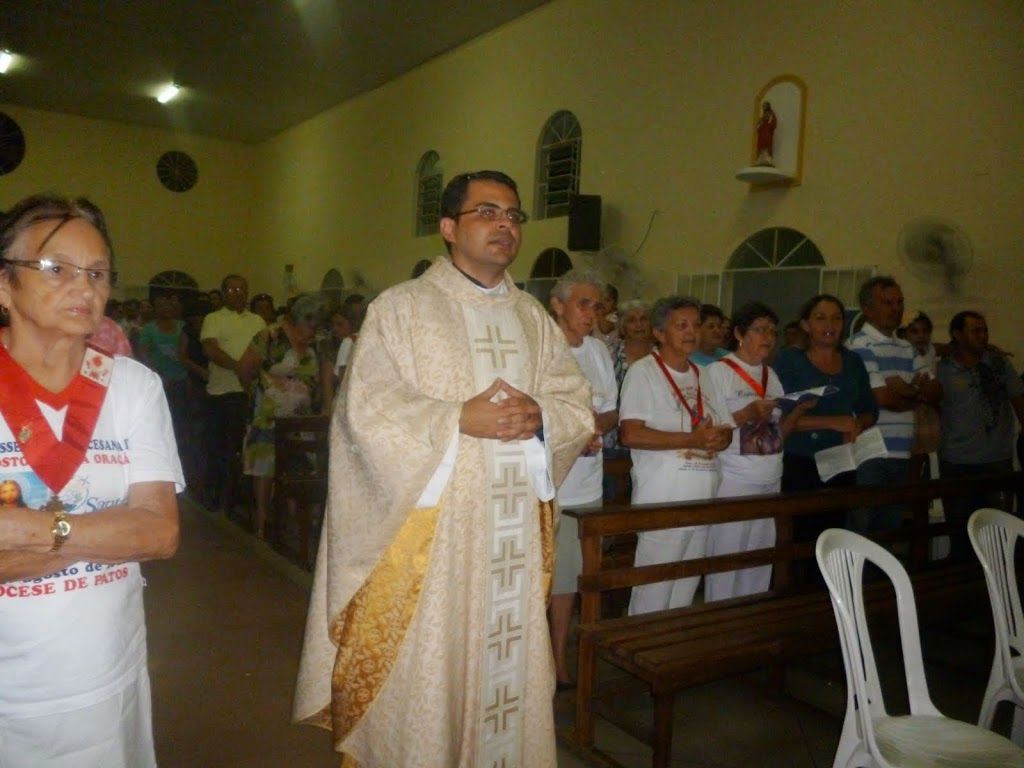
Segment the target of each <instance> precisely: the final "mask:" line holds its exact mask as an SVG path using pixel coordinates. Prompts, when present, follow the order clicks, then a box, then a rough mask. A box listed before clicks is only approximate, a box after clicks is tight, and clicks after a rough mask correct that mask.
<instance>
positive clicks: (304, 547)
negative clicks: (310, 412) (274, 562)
mask: <svg viewBox="0 0 1024 768" xmlns="http://www.w3.org/2000/svg"><path fill="white" fill-rule="evenodd" d="M329 431H330V419H329V418H328V417H327V416H288V417H279V418H277V419H275V420H274V495H273V500H272V503H271V509H270V519H269V520H267V541H268V542H269V543H270V545H271V546H272V547H274V548H275V549H278V550H279V551H281V552H282V553H283V554H286V555H289V556H291V557H293V558H295V559H296V560H297V562H298V564H299V565H300V566H302V567H303V568H305V569H307V570H310V569H312V567H313V556H312V555H313V554H314V553H315V552H316V548H315V547H311V546H310V540H311V538H312V529H313V513H314V510H317V509H319V510H320V511H321V513H322V510H323V505H324V502H325V501H326V499H327V449H328V436H329ZM291 511H294V514H295V517H296V523H297V528H298V537H299V538H298V546H297V547H296V548H295V549H294V550H292V549H291V548H289V547H288V546H287V545H286V542H285V541H284V539H283V536H282V532H283V530H284V524H285V517H286V516H287V515H290V514H291Z"/></svg>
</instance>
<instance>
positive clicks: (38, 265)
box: [3, 259, 117, 286]
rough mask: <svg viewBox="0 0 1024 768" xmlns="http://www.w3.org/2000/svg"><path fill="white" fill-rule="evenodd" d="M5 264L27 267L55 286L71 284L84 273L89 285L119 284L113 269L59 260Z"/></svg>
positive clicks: (23, 261)
mask: <svg viewBox="0 0 1024 768" xmlns="http://www.w3.org/2000/svg"><path fill="white" fill-rule="evenodd" d="M3 262H4V264H13V265H14V266H15V267H27V268H28V269H34V270H36V271H37V272H41V273H42V274H43V276H44V277H45V278H46V279H47V280H48V281H49V282H50V283H53V284H54V285H65V284H66V283H70V282H72V281H73V280H75V279H76V278H77V277H78V276H79V275H81V274H83V273H84V274H85V278H86V280H88V281H89V285H94V286H111V285H115V284H116V283H117V272H116V271H115V270H113V269H107V268H101V267H80V266H78V265H77V264H71V263H69V262H67V261H60V260H59V259H4V260H3Z"/></svg>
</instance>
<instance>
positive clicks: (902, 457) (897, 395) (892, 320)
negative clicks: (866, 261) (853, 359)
mask: <svg viewBox="0 0 1024 768" xmlns="http://www.w3.org/2000/svg"><path fill="white" fill-rule="evenodd" d="M857 298H858V300H859V302H860V309H861V312H862V313H863V315H864V325H863V327H862V328H861V329H860V330H859V331H858V332H857V333H855V334H854V335H853V336H852V337H851V338H850V340H849V342H847V347H849V349H850V350H852V351H853V352H856V353H857V354H858V355H859V356H860V358H861V359H862V360H863V361H864V367H865V368H867V370H868V376H869V377H870V379H871V389H872V390H873V391H874V393H875V400H876V401H877V402H878V422H877V426H878V428H879V429H880V430H881V432H882V437H884V438H885V448H886V450H887V451H888V452H889V456H888V458H885V459H872V460H870V461H866V462H864V463H863V464H861V465H860V466H859V467H858V468H857V483H858V484H859V485H888V484H890V483H898V482H903V481H905V480H907V479H908V478H909V469H910V446H911V443H912V442H913V440H914V408H916V407H917V405H918V403H920V402H934V401H935V400H936V399H937V397H938V396H939V390H938V389H937V388H936V386H935V382H934V380H932V381H929V376H928V373H927V372H926V371H925V370H924V368H925V363H924V360H923V359H922V358H919V357H918V356H917V353H916V352H915V350H914V347H913V345H912V344H911V343H910V342H908V341H905V340H903V339H900V338H898V337H897V336H896V329H897V328H899V327H900V323H901V322H903V291H901V290H900V286H899V285H898V284H897V282H896V281H895V280H893V279H892V278H891V277H884V276H878V277H873V278H871V279H870V280H868V281H867V282H865V283H864V284H863V285H862V286H861V288H860V292H859V294H858V296H857ZM902 520H903V507H902V506H901V505H889V506H884V507H875V508H874V509H857V510H853V511H851V512H850V515H849V517H848V519H847V526H848V527H849V528H851V529H853V530H855V531H860V532H865V531H879V530H887V529H890V528H898V527H899V526H900V524H901V522H902Z"/></svg>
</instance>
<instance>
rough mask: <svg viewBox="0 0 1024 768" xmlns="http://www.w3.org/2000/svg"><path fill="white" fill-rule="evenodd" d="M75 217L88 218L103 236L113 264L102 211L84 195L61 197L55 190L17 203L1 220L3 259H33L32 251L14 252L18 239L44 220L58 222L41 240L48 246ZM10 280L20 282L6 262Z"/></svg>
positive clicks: (111, 246) (111, 249)
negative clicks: (50, 240)
mask: <svg viewBox="0 0 1024 768" xmlns="http://www.w3.org/2000/svg"><path fill="white" fill-rule="evenodd" d="M72 219H85V220H86V221H87V222H89V223H90V224H91V225H92V226H93V227H94V228H95V229H96V231H97V232H99V233H100V236H101V237H102V238H103V243H104V245H106V247H107V253H108V254H109V255H110V266H111V268H113V266H114V246H113V244H112V243H111V242H110V235H109V233H108V232H107V220H106V219H105V218H104V216H103V212H102V211H101V210H100V209H99V208H98V207H97V206H96V205H95V204H94V203H92V202H90V201H89V200H86V199H85V198H84V197H79V198H76V199H71V198H69V197H61V196H60V195H55V194H52V193H47V194H41V195H31V196H30V197H26V198H25V199H23V200H21V201H19V202H17V203H15V204H14V205H13V206H12V207H11V209H10V210H9V211H7V213H5V214H4V215H3V219H2V220H0V259H2V260H4V261H5V262H6V260H7V259H22V258H26V257H27V258H31V255H30V254H22V253H17V252H15V250H14V248H15V245H16V244H17V242H18V238H19V237H20V236H21V235H22V234H23V233H24V232H25V231H26V230H28V229H29V228H30V227H32V226H34V225H35V224H38V223H40V222H43V221H52V222H55V224H54V227H53V229H52V230H50V232H49V234H47V236H46V237H45V238H44V239H43V242H42V243H40V247H42V246H43V245H46V243H47V242H48V241H49V239H50V238H51V237H53V236H54V235H55V234H56V233H57V231H58V230H59V229H60V228H61V227H63V226H64V225H65V224H67V223H68V222H69V221H71V220H72ZM3 268H4V270H5V271H6V272H7V276H8V279H10V281H11V282H12V283H14V284H15V285H16V284H17V280H18V277H17V272H16V271H15V269H14V266H13V265H12V264H6V263H5V264H4V267H3Z"/></svg>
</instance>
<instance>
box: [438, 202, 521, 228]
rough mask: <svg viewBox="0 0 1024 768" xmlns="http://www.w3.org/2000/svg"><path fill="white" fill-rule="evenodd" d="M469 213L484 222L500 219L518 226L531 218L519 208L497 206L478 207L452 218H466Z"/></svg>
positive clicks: (460, 212) (461, 212)
mask: <svg viewBox="0 0 1024 768" xmlns="http://www.w3.org/2000/svg"><path fill="white" fill-rule="evenodd" d="M467 213H475V214H476V215H477V216H479V217H480V218H481V219H483V220H484V221H497V220H498V219H499V218H504V219H506V220H507V221H508V223H509V224H518V225H522V224H525V223H526V222H527V221H528V220H529V218H530V217H529V216H527V215H526V211H523V210H520V209H519V208H499V207H498V206H496V205H478V206H477V207H476V208H469V209H468V210H465V211H459V212H458V213H456V214H455V215H454V216H452V218H453V219H457V218H459V216H465V215H466V214H467Z"/></svg>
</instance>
